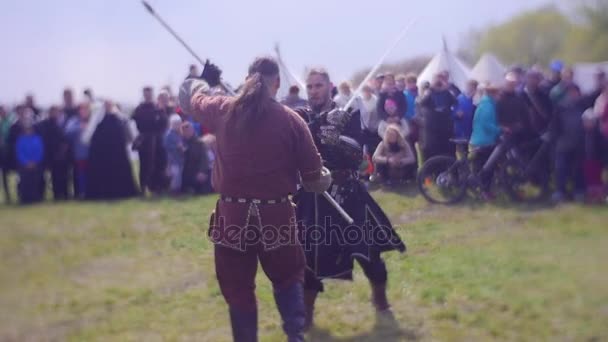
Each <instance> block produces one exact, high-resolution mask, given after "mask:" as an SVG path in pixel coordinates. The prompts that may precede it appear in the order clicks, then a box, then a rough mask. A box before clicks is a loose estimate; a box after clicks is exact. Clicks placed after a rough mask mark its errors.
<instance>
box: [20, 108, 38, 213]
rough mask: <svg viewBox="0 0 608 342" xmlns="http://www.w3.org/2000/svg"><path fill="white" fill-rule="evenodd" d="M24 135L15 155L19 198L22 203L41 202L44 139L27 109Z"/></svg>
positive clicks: (32, 115) (24, 120) (31, 113)
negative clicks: (37, 131)
mask: <svg viewBox="0 0 608 342" xmlns="http://www.w3.org/2000/svg"><path fill="white" fill-rule="evenodd" d="M22 125H23V133H22V134H21V135H20V136H19V138H17V143H16V145H15V153H16V156H17V167H18V171H19V185H18V189H19V198H20V200H21V203H23V204H30V203H35V202H40V201H42V199H43V194H44V192H43V191H41V188H42V184H43V178H42V172H43V165H42V163H43V160H44V145H43V143H42V137H41V136H40V135H39V134H37V133H36V132H35V130H34V114H33V112H32V111H31V109H27V112H26V114H25V115H24V118H23V121H22Z"/></svg>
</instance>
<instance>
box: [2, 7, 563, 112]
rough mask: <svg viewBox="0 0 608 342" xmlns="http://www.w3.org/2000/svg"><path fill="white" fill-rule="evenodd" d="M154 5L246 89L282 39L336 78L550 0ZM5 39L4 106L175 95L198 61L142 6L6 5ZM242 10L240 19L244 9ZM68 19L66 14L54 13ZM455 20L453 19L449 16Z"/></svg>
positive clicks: (296, 67) (293, 59) (302, 63)
mask: <svg viewBox="0 0 608 342" xmlns="http://www.w3.org/2000/svg"><path fill="white" fill-rule="evenodd" d="M150 3H151V4H152V5H153V6H154V7H155V9H156V10H157V12H158V13H159V14H160V15H161V16H163V17H164V18H165V19H166V20H167V22H168V23H169V24H170V25H172V26H173V28H174V29H175V30H176V31H177V32H178V33H179V34H180V35H182V36H183V38H184V40H185V41H186V42H188V43H189V44H190V45H191V46H192V48H193V49H194V50H195V51H197V52H198V53H199V54H200V55H201V57H203V58H207V57H208V58H210V59H211V60H212V61H213V62H214V63H216V64H218V65H219V66H220V67H221V68H222V69H223V71H224V79H225V80H226V81H228V82H229V83H231V84H233V85H235V86H236V85H238V84H239V83H240V82H241V81H242V79H243V78H244V76H245V72H246V69H247V66H248V64H249V63H250V62H251V60H252V59H253V58H254V57H255V56H258V55H263V54H271V53H272V52H273V47H274V44H275V43H276V42H278V43H280V45H281V51H282V54H283V57H284V60H285V62H286V63H287V64H288V66H289V67H290V68H291V69H292V70H293V71H294V72H296V73H298V74H300V73H302V72H303V70H304V69H305V67H307V66H319V65H320V66H324V67H326V68H327V69H328V70H329V71H330V73H331V75H332V78H333V79H334V81H335V82H339V81H341V80H344V79H349V78H350V77H351V76H352V75H353V74H354V72H356V71H357V70H359V69H361V68H364V67H369V66H371V65H373V64H374V63H376V61H377V60H378V58H379V57H380V55H381V54H382V52H383V51H384V50H385V49H386V48H387V46H388V45H389V44H390V42H391V41H393V40H394V39H395V36H396V35H397V34H398V32H399V31H400V30H401V29H402V28H403V27H404V26H405V25H406V23H407V22H409V21H410V20H411V19H413V18H415V17H417V18H418V22H417V24H416V25H415V26H414V27H413V28H412V29H411V30H410V31H409V34H408V35H407V37H406V38H405V39H404V41H403V42H402V43H401V44H400V45H399V46H398V47H397V48H396V49H395V50H394V51H393V53H392V54H391V55H390V56H389V58H388V61H389V62H390V61H395V60H399V59H403V58H406V57H413V56H419V55H432V54H434V53H435V52H437V50H438V49H439V48H440V47H441V44H442V42H441V39H442V36H443V35H445V36H446V38H447V40H448V43H449V45H450V47H452V48H454V49H455V48H456V47H457V46H458V44H459V42H460V40H461V38H462V37H463V35H464V34H466V33H467V32H468V31H469V30H471V29H474V28H482V27H484V26H487V25H491V24H497V23H500V22H502V21H504V20H507V19H508V18H509V17H511V16H513V15H515V14H517V13H519V12H521V11H524V10H529V9H533V8H537V7H539V6H541V5H544V4H550V3H554V2H552V1H546V0H512V1H510V2H501V3H500V10H499V11H498V10H497V5H496V2H495V1H483V0H465V1H460V2H450V3H444V2H443V1H440V0H428V1H424V2H416V3H410V4H408V3H406V2H404V1H399V0H379V1H374V2H371V3H370V2H369V1H362V0H353V1H331V2H330V1H323V0H309V1H307V2H306V3H304V4H301V3H299V2H296V1H293V0H291V1H290V0H287V1H279V0H258V1H215V2H207V1H205V2H202V1H194V0H183V1H180V2H179V6H176V5H175V3H174V2H172V1H168V0H154V1H150ZM3 5H4V8H3V11H2V13H1V14H0V37H1V38H2V42H4V44H5V45H4V46H5V53H4V54H3V57H2V61H3V63H2V74H3V82H2V83H1V84H0V103H14V102H16V101H21V100H22V99H23V97H24V95H25V93H26V92H32V93H33V94H34V95H35V96H36V99H37V102H38V103H40V104H43V105H48V104H51V103H60V102H61V93H62V91H63V89H64V88H65V87H66V86H70V87H72V88H73V89H74V90H75V91H76V93H77V94H78V97H79V99H80V98H81V97H80V94H81V93H82V90H83V89H84V88H85V87H91V88H92V89H93V91H94V92H95V94H96V95H99V96H104V97H110V98H113V99H115V100H117V101H120V102H127V103H136V102H137V101H139V99H140V92H141V91H140V90H141V88H142V86H144V85H152V86H154V87H156V88H158V87H160V86H162V85H165V84H170V85H171V86H172V87H173V89H175V88H176V87H177V86H178V85H179V82H180V81H181V80H182V79H183V78H184V77H185V76H186V73H187V68H188V65H189V64H192V63H195V62H196V61H195V59H194V58H192V57H191V56H190V55H189V54H188V53H187V51H186V50H185V49H184V48H183V47H182V46H181V45H179V43H177V41H176V40H174V38H173V37H171V36H170V35H169V34H168V33H167V32H166V31H165V30H164V29H163V28H162V27H161V26H160V24H159V23H158V22H157V21H156V20H155V19H154V18H152V17H151V16H150V15H149V14H148V13H147V12H146V11H145V9H144V8H143V6H142V5H141V2H140V1H139V0H123V1H121V0H107V1H103V0H90V1H88V2H87V3H85V2H83V1H76V0H56V1H53V2H47V1H35V0H23V1H9V2H8V3H6V4H3ZM237 9H238V12H235V11H236V10H237ZM55 13H59V14H55ZM448 14H449V17H446V15H448Z"/></svg>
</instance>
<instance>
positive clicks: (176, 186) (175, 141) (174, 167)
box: [163, 114, 186, 195]
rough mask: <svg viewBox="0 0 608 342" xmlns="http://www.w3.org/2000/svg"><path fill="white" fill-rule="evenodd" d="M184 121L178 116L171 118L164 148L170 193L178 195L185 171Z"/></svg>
mask: <svg viewBox="0 0 608 342" xmlns="http://www.w3.org/2000/svg"><path fill="white" fill-rule="evenodd" d="M181 126H182V119H181V118H180V117H179V115H177V114H173V115H171V117H170V118H169V131H168V132H167V134H166V135H165V136H164V140H163V146H164V148H165V151H166V153H167V175H168V176H169V191H170V192H171V194H173V195H176V194H178V193H179V191H180V190H181V187H182V172H183V169H184V151H185V149H186V148H185V147H184V144H183V142H182V133H181Z"/></svg>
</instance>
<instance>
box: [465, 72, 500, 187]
mask: <svg viewBox="0 0 608 342" xmlns="http://www.w3.org/2000/svg"><path fill="white" fill-rule="evenodd" d="M482 92H483V95H482V98H481V100H480V101H479V105H478V106H477V109H476V110H475V115H474V117H473V130H472V134H471V140H470V145H471V155H470V159H471V160H473V163H474V166H475V172H478V173H479V174H480V178H481V183H482V184H481V187H482V195H483V196H484V197H485V198H486V199H491V197H492V195H491V194H490V193H489V191H490V184H491V180H492V175H493V173H494V165H488V166H487V167H485V168H484V165H485V164H486V162H487V160H488V158H489V157H490V155H491V154H492V152H493V151H494V148H495V146H496V144H497V142H498V137H499V136H500V127H499V126H498V120H497V114H496V99H497V98H498V93H499V90H498V87H496V86H493V85H491V84H485V85H484V86H483V89H482Z"/></svg>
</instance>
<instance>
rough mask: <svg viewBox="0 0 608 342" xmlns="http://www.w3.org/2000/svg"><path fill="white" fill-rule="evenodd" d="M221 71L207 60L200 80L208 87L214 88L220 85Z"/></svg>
mask: <svg viewBox="0 0 608 342" xmlns="http://www.w3.org/2000/svg"><path fill="white" fill-rule="evenodd" d="M221 78H222V70H221V69H220V68H219V67H218V66H217V65H215V64H213V63H211V62H209V60H207V61H206V62H205V66H204V67H203V73H202V74H201V79H203V80H204V81H205V82H207V84H209V86H210V87H212V88H213V87H216V86H218V85H219V84H220V83H221Z"/></svg>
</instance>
